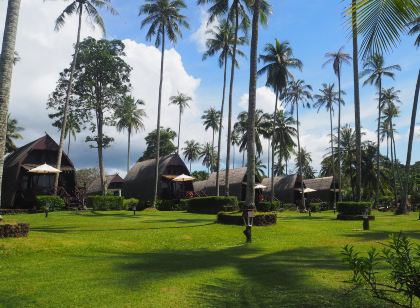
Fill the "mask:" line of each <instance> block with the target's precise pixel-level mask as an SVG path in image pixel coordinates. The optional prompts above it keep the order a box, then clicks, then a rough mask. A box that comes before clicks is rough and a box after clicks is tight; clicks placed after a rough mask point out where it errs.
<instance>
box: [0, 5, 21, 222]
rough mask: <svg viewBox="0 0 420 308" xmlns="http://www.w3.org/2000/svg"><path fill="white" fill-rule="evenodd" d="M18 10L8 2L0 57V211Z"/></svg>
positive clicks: (18, 7) (17, 6)
mask: <svg viewBox="0 0 420 308" xmlns="http://www.w3.org/2000/svg"><path fill="white" fill-rule="evenodd" d="M19 9H20V0H9V2H8V5H7V13H6V22H5V27H4V35H3V45H2V50H1V56H0V209H1V202H2V200H1V197H2V196H1V185H2V181H3V165H4V151H5V147H6V133H7V114H8V111H9V97H10V87H11V85H12V72H13V60H14V58H15V46H16V35H17V26H18V20H19ZM0 214H1V211H0ZM0 218H1V215H0Z"/></svg>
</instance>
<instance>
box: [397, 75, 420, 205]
mask: <svg viewBox="0 0 420 308" xmlns="http://www.w3.org/2000/svg"><path fill="white" fill-rule="evenodd" d="M419 90H420V70H419V73H418V75H417V83H416V90H415V92H414V101H413V110H412V112H411V124H410V134H409V137H408V148H407V159H406V161H405V176H404V179H405V180H404V185H403V186H404V196H403V198H402V200H401V203H400V204H401V205H400V208H399V209H398V212H399V213H407V211H408V204H407V203H408V181H409V178H410V164H411V152H412V150H413V139H414V128H415V126H416V114H417V105H418V102H419Z"/></svg>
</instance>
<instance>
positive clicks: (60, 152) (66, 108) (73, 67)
mask: <svg viewBox="0 0 420 308" xmlns="http://www.w3.org/2000/svg"><path fill="white" fill-rule="evenodd" d="M82 15H83V5H82V4H79V23H78V26H77V38H76V45H75V46H74V55H73V61H72V64H71V70H70V78H69V84H68V86H67V92H66V99H65V101H64V110H63V119H62V121H61V133H60V143H59V145H58V154H57V169H60V168H61V158H62V156H63V147H64V139H65V132H66V126H67V115H68V111H69V100H70V95H71V89H72V86H73V79H74V72H75V70H76V62H77V55H78V53H79V43H80V32H81V28H82ZM59 177H60V174H59V173H57V174H56V176H55V180H54V194H55V195H56V194H57V189H58V179H59Z"/></svg>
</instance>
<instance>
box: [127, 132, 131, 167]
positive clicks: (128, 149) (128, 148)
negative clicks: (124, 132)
mask: <svg viewBox="0 0 420 308" xmlns="http://www.w3.org/2000/svg"><path fill="white" fill-rule="evenodd" d="M130 147H131V126H129V127H128V145H127V173H128V171H130Z"/></svg>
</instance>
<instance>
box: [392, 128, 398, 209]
mask: <svg viewBox="0 0 420 308" xmlns="http://www.w3.org/2000/svg"><path fill="white" fill-rule="evenodd" d="M393 137H394V134H393V125H392V121H391V166H392V190H393V191H394V202H395V204H397V202H398V195H397V181H396V175H395V161H396V159H397V158H396V155H395V153H394V148H393V147H392V144H393V140H394V138H393Z"/></svg>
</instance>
